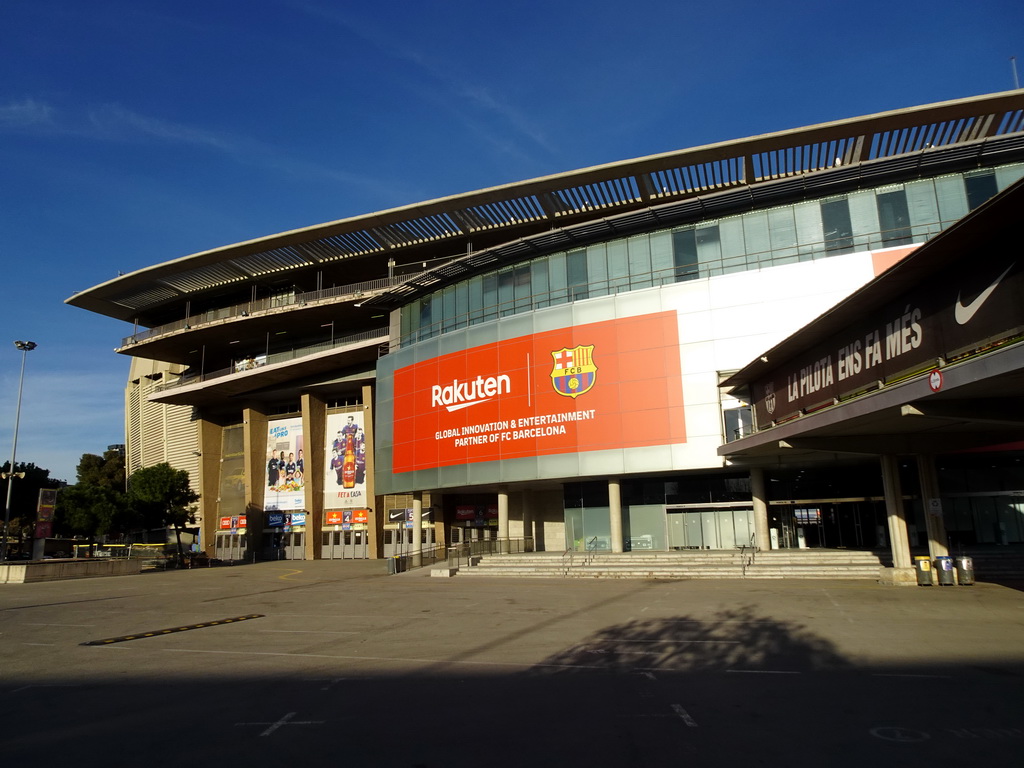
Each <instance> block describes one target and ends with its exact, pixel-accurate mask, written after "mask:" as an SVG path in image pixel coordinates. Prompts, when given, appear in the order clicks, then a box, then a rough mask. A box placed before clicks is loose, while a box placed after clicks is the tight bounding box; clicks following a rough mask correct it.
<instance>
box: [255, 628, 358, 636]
mask: <svg viewBox="0 0 1024 768" xmlns="http://www.w3.org/2000/svg"><path fill="white" fill-rule="evenodd" d="M260 632H286V633H288V634H292V635H358V634H361V633H359V632H345V631H343V630H340V629H338V630H334V629H261V630H260Z"/></svg>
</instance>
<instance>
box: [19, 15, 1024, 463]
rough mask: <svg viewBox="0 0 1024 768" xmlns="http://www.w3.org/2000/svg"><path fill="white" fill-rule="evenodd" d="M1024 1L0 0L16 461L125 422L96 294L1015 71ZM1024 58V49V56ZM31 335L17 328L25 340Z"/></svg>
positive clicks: (919, 100)
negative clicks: (459, 200) (567, 174)
mask: <svg viewBox="0 0 1024 768" xmlns="http://www.w3.org/2000/svg"><path fill="white" fill-rule="evenodd" d="M1011 56H1018V57H1021V58H1024V3H1021V2H1019V0H980V1H979V2H976V3H973V4H966V3H963V2H956V3H954V2H949V0H932V1H931V2H918V0H901V2H891V1H890V2H876V1H875V0H866V1H865V2H859V3H849V2H829V0H820V1H819V2H813V3H812V2H775V3H771V2H767V3H766V2H748V1H747V0H725V1H724V2H717V3H693V2H679V0H676V1H675V2H661V1H658V0H632V1H631V2H608V1H606V0H592V1H591V2H578V1H577V0H568V1H563V2H559V1H558V0H549V2H543V3H541V2H533V1H532V0H525V1H524V2H509V3H494V4H492V3H487V2H482V1H481V0H476V1H475V2H470V1H469V0H435V1H434V2H418V1H417V0H405V1H404V2H393V1H392V0H377V2H374V3H367V2H353V1H350V0H333V2H330V1H328V0H245V1H244V2H243V1H242V0H202V1H200V0H97V1H96V2H82V0H6V2H3V3H0V67H2V69H0V72H2V77H0V258H2V263H3V265H4V267H5V268H4V275H5V277H6V280H5V286H4V287H5V290H4V296H3V299H2V301H0V326H2V327H3V329H4V333H0V462H2V461H5V460H7V459H8V458H9V457H10V453H9V451H10V446H11V437H12V432H11V430H12V428H13V425H14V415H15V402H16V396H17V385H18V372H19V366H20V363H21V353H20V352H18V351H17V350H16V349H15V348H14V346H13V344H12V343H11V342H13V341H14V340H15V339H30V340H33V341H35V342H37V343H38V344H39V348H38V349H37V350H35V351H33V352H31V353H29V357H28V365H27V369H26V377H25V393H24V399H23V406H22V415H21V430H20V434H19V442H18V460H19V461H31V462H34V463H36V464H37V465H39V466H42V467H45V468H48V469H50V470H51V476H53V477H58V478H61V479H66V480H68V481H70V482H74V479H75V477H74V475H75V466H76V464H77V463H78V459H79V458H80V457H81V455H82V454H83V453H86V452H91V453H102V451H103V450H104V449H105V448H106V446H107V445H109V444H112V443H120V442H123V441H124V424H123V389H124V384H125V379H126V374H127V371H128V361H127V359H125V358H123V357H121V356H118V355H116V354H114V352H113V350H114V348H115V347H116V346H118V345H119V342H120V340H121V338H122V337H124V336H126V335H128V334H130V333H131V330H132V329H131V326H130V325H127V324H125V323H121V322H119V321H115V320H110V319H108V318H103V317H100V316H98V315H93V314H91V313H88V312H85V311H83V310H79V309H75V308H72V307H68V306H66V305H65V304H64V303H63V302H64V300H65V299H66V298H68V297H69V296H70V295H72V294H73V293H74V292H76V291H79V290H83V289H86V288H89V287H91V286H93V285H97V284H99V283H101V282H104V281H106V280H108V279H111V278H113V277H115V276H116V275H117V274H118V273H119V272H129V271H132V270H135V269H139V268H142V267H145V266H148V265H151V264H154V263H158V262H162V261H167V260H170V259H175V258H179V257H181V256H185V255H188V254H191V253H195V252H198V251H202V250H207V249H209V248H214V247H218V246H221V245H226V244H229V243H233V242H238V241H241V240H248V239H251V238H255V237H260V236H263V235H268V234H272V233H275V232H280V231H283V230H287V229H293V228H297V227H305V226H310V225H313V224H318V223H321V222H325V221H331V220H335V219H340V218H344V217H347V216H353V215H357V214H360V213H366V212H371V211H375V210H380V209H384V208H390V207H393V206H399V205H405V204H409V203H414V202H417V201H421V200H426V199H431V198H435V197H440V196H444V195H449V194H455V193H459V192H465V191H470V190H474V189H480V188H483V187H490V186H496V185H500V184H505V183H508V182H513V181H518V180H522V179H528V178H533V177H536V176H542V175H546V174H550V173H558V172H561V171H568V170H572V169H575V168H580V167H584V166H588V165H595V164H599V163H605V162H613V161H616V160H623V159H626V158H631V157H639V156H643V155H648V154H653V153H657V152H665V151H670V150H674V149H682V148H685V147H691V146H699V145H701V144H707V143H712V142H717V141H725V140H727V139H735V138H741V137H744V136H751V135H755V134H759V133H768V132H772V131H777V130H783V129H787V128H795V127H798V126H803V125H810V124H814V123H819V122H825V121H828V120H836V119H841V118H846V117H854V116H857V115H863V114H870V113H873V112H879V111H883V110H887V109H896V108H900V107H907V106H913V105H917V104H926V103H930V102H934V101H942V100H945V99H953V98H960V97H966V96H972V95H979V94H984V93H991V92H995V91H1002V90H1008V89H1010V88H1012V87H1013V74H1012V68H1011V63H1010V57H1011ZM1018 68H1019V69H1021V70H1022V73H1024V62H1021V63H1019V65H1018ZM5 336H6V337H5Z"/></svg>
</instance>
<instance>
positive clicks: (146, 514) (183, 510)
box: [128, 463, 199, 563]
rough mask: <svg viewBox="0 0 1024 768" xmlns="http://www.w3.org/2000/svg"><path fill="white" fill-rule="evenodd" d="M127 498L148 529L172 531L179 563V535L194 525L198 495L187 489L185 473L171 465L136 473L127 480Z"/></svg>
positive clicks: (152, 467) (186, 474) (180, 554)
mask: <svg viewBox="0 0 1024 768" xmlns="http://www.w3.org/2000/svg"><path fill="white" fill-rule="evenodd" d="M128 496H129V499H130V503H131V505H132V507H133V508H134V509H135V511H136V512H138V513H139V514H140V516H141V517H142V519H143V521H144V522H145V524H146V525H147V527H155V526H157V525H164V526H169V527H173V528H174V535H175V538H176V540H177V544H178V562H179V563H183V562H184V560H185V551H184V550H183V549H182V546H181V531H182V529H183V528H184V527H185V526H186V525H187V524H189V523H193V522H195V511H196V507H195V503H196V502H197V501H199V494H198V493H196V492H195V491H193V490H192V488H191V487H189V482H188V472H187V471H185V470H184V469H174V467H172V466H171V465H170V464H167V463H163V464H154V465H153V466H151V467H145V468H143V469H139V470H136V471H135V472H133V473H132V476H131V478H130V479H129V480H128Z"/></svg>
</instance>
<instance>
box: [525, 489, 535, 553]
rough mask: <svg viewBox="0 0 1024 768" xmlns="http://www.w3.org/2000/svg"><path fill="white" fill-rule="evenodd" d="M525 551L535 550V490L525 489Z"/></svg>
mask: <svg viewBox="0 0 1024 768" xmlns="http://www.w3.org/2000/svg"><path fill="white" fill-rule="evenodd" d="M523 551H524V552H532V551H533V491H529V490H527V491H523Z"/></svg>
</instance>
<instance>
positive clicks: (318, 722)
mask: <svg viewBox="0 0 1024 768" xmlns="http://www.w3.org/2000/svg"><path fill="white" fill-rule="evenodd" d="M296 714H298V713H296V712H289V713H288V714H287V715H285V716H284V717H282V718H281V719H280V720H278V721H277V722H276V723H235V725H269V726H270V727H269V728H267V730H265V731H264V732H263V733H261V734H260V736H269V735H270V734H272V733H273V732H274V731H276V730H277V729H278V728H280V727H281V726H282V725H323V724H324V721H323V720H294V721H293V720H292V718H293V717H295V715H296Z"/></svg>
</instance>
